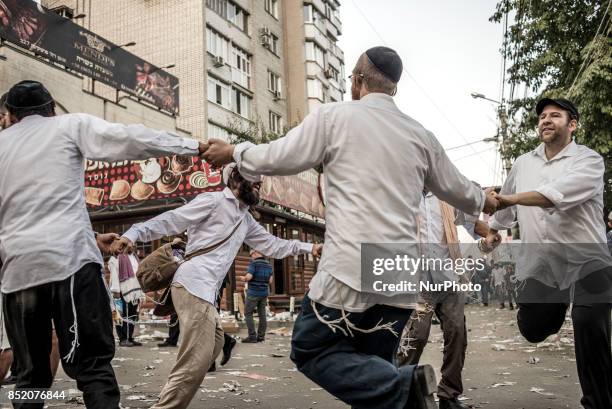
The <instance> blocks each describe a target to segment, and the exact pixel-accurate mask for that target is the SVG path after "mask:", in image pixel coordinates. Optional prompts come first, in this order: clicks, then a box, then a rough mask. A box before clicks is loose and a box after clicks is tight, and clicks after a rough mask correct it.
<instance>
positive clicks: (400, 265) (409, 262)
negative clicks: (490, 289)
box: [371, 254, 486, 293]
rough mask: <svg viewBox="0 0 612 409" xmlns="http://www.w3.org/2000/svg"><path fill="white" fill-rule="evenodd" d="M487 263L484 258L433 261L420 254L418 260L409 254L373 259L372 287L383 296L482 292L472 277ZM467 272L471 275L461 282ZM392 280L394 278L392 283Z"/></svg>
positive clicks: (434, 259)
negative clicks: (443, 292)
mask: <svg viewBox="0 0 612 409" xmlns="http://www.w3.org/2000/svg"><path fill="white" fill-rule="evenodd" d="M485 263H486V260H485V259H482V258H477V259H474V258H472V257H468V258H463V257H457V258H450V257H447V258H431V257H425V255H421V256H420V257H418V258H415V257H414V256H412V255H408V254H395V255H394V256H392V257H376V258H374V259H373V260H372V264H371V272H372V275H373V276H374V277H378V279H374V281H373V282H372V288H373V290H374V291H376V292H383V293H384V292H391V293H393V292H400V293H416V292H436V291H456V292H459V291H480V290H481V289H482V285H481V284H480V283H474V282H472V281H471V278H472V274H474V273H477V272H481V271H484V270H485V268H486V266H485ZM466 273H468V274H469V275H470V277H467V280H468V282H465V280H461V277H462V276H465V274H466ZM385 274H386V277H385V278H383V277H382V276H383V275H385ZM389 277H392V278H391V282H389V281H390V280H389ZM402 277H403V279H402ZM408 277H410V278H408ZM414 278H417V279H416V280H415V279H414Z"/></svg>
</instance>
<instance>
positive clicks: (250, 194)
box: [238, 180, 259, 206]
mask: <svg viewBox="0 0 612 409" xmlns="http://www.w3.org/2000/svg"><path fill="white" fill-rule="evenodd" d="M238 190H239V192H238V198H239V199H240V200H242V201H243V202H244V204H246V205H247V206H255V205H256V204H257V203H259V193H257V192H255V191H253V184H252V183H251V182H247V181H246V180H243V181H242V182H240V187H239V189H238Z"/></svg>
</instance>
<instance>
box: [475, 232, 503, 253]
mask: <svg viewBox="0 0 612 409" xmlns="http://www.w3.org/2000/svg"><path fill="white" fill-rule="evenodd" d="M501 240H502V238H501V235H500V234H499V233H498V232H497V230H493V229H490V230H489V233H488V234H487V237H485V238H484V239H482V240H480V241H479V242H478V248H479V249H480V251H482V252H483V253H490V252H492V251H493V250H495V248H496V247H497V246H499V244H500V243H501Z"/></svg>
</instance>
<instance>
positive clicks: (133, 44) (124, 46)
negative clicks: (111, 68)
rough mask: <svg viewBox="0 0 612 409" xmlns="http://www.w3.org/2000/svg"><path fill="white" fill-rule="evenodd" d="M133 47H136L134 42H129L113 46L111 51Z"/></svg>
mask: <svg viewBox="0 0 612 409" xmlns="http://www.w3.org/2000/svg"><path fill="white" fill-rule="evenodd" d="M135 45H136V41H130V42H129V43H125V44H120V45H115V46H113V48H112V49H113V50H116V49H117V48H128V47H133V46H135Z"/></svg>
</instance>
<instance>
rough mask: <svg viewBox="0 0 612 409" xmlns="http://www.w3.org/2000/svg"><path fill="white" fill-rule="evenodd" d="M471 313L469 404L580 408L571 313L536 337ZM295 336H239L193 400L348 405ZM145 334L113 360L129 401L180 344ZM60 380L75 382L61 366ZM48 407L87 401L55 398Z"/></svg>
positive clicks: (143, 399)
mask: <svg viewBox="0 0 612 409" xmlns="http://www.w3.org/2000/svg"><path fill="white" fill-rule="evenodd" d="M467 320H468V326H469V327H470V332H469V346H468V356H467V363H466V369H465V371H464V379H465V382H464V384H465V397H466V398H467V400H466V403H467V404H469V405H471V406H473V407H474V408H488V409H520V408H523V409H561V408H572V409H574V408H575V409H578V408H580V406H579V404H578V401H579V396H580V392H579V391H580V388H579V385H578V384H577V382H578V379H577V375H576V369H575V362H574V359H573V341H572V332H571V323H570V321H567V322H566V325H565V327H564V329H563V331H562V333H561V334H560V335H559V336H557V337H554V338H550V339H548V340H547V342H545V343H542V344H539V345H534V344H529V343H527V342H525V341H524V340H522V339H521V337H520V336H519V334H518V332H517V328H516V324H515V313H514V312H513V311H508V310H501V311H500V310H496V309H495V308H494V307H491V306H490V307H488V308H484V307H477V306H469V307H468V310H467ZM271 330H275V329H274V328H272V329H271ZM276 330H277V331H279V329H276ZM151 332H153V331H145V333H144V334H145V335H147V334H150V333H151ZM280 332H283V330H282V328H281V329H280ZM240 335H242V336H244V335H245V334H244V331H242V332H241V333H240ZM145 338H146V337H145ZM289 340H290V338H289V337H288V336H281V335H274V334H269V335H268V339H267V341H266V343H265V344H238V345H237V347H236V349H235V354H234V356H233V358H232V360H231V361H230V362H229V363H228V365H226V367H224V368H221V369H220V370H219V371H217V372H216V373H214V374H210V375H208V376H207V377H206V379H205V381H204V382H203V384H202V387H201V388H200V391H199V392H198V394H197V395H196V398H195V399H194V401H193V402H192V404H191V405H190V406H189V408H191V409H195V408H206V409H226V408H253V407H261V408H266V409H289V408H295V409H308V408H315V409H316V408H326V409H327V408H330V409H331V408H347V407H348V406H346V405H344V404H343V403H341V402H339V401H337V400H336V399H334V398H333V397H331V396H330V395H328V394H327V393H326V392H325V391H322V390H321V389H320V388H318V387H317V385H315V384H313V383H312V382H310V381H309V380H307V379H306V378H305V377H304V376H303V375H301V374H300V373H299V372H297V371H296V370H295V368H294V366H293V364H292V363H291V361H290V360H289V357H288V354H289ZM146 342H147V343H146V344H145V345H144V346H143V347H140V348H118V349H117V356H116V359H115V361H114V362H113V363H114V366H115V370H116V372H117V377H118V379H119V383H120V385H121V389H122V395H123V397H122V402H123V405H124V407H129V408H148V407H150V406H151V405H152V402H154V401H155V399H156V396H157V394H158V393H159V391H160V389H161V386H162V385H163V383H164V381H165V378H166V376H167V374H168V372H169V370H170V368H171V365H172V364H173V362H174V360H175V356H176V349H159V348H157V347H156V343H157V341H154V340H149V341H146ZM441 349H442V343H441V333H440V329H439V326H434V327H433V329H432V338H431V339H430V344H429V345H428V346H427V349H426V351H425V354H424V358H423V362H427V363H431V364H433V365H434V367H436V370H437V371H439V367H440V363H441ZM438 374H439V372H438ZM56 385H57V387H58V388H61V389H65V390H69V389H76V386H75V383H74V382H73V381H69V380H68V379H67V377H66V375H64V374H63V373H62V372H61V370H60V373H59V374H58V379H57V383H56ZM73 392H74V391H73ZM75 401H78V398H77V399H73V402H75ZM48 407H49V408H52V407H53V408H55V407H57V408H78V407H83V406H82V405H79V404H77V403H70V404H67V403H65V402H50V403H49V405H48Z"/></svg>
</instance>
